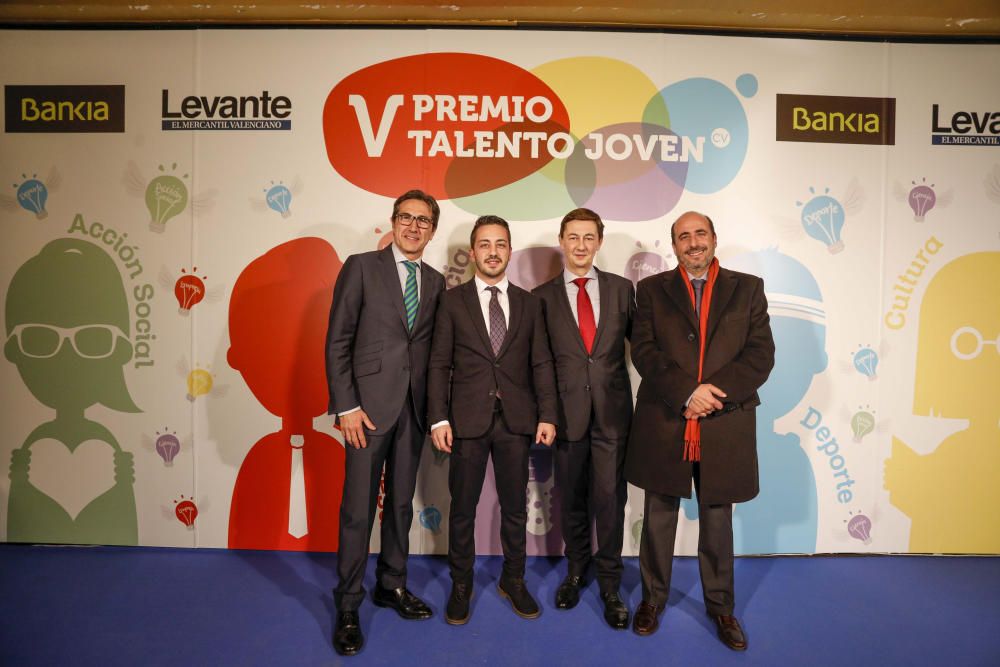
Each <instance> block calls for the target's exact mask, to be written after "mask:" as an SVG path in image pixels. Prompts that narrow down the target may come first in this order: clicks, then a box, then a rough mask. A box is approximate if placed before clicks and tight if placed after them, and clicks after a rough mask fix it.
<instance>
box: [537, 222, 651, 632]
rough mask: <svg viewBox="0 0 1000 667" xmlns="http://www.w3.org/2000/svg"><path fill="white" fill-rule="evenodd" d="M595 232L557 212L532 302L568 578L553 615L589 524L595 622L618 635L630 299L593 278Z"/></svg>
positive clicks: (570, 594)
mask: <svg viewBox="0 0 1000 667" xmlns="http://www.w3.org/2000/svg"><path fill="white" fill-rule="evenodd" d="M603 241H604V223H603V222H602V221H601V217H600V216H599V215H597V213H595V212H594V211H591V210H590V209H586V208H578V209H576V210H573V211H570V212H569V213H567V214H566V215H565V216H564V217H563V219H562V223H561V225H560V227H559V245H560V247H561V248H562V251H563V262H564V265H565V269H564V270H563V272H562V273H561V274H559V275H558V276H556V277H555V278H554V279H552V280H551V281H549V282H547V283H545V284H543V285H540V286H538V287H536V288H535V289H534V290H533V294H535V295H536V296H539V297H541V299H542V303H543V304H544V305H545V323H546V328H547V329H548V332H549V341H550V343H551V347H552V355H553V357H554V358H555V365H556V379H557V382H558V387H559V426H558V429H557V431H556V434H557V439H556V451H555V464H556V482H557V486H558V489H559V498H560V500H561V507H562V531H563V539H564V540H565V541H566V559H567V561H568V568H567V569H568V571H567V575H566V578H565V579H564V580H563V582H562V584H561V585H560V586H559V589H558V590H557V591H556V608H557V609H572V608H573V607H575V606H576V605H577V603H578V602H579V601H580V591H581V589H582V588H583V586H584V583H585V582H584V577H585V575H586V572H587V569H588V567H589V566H590V561H591V546H590V545H591V539H590V524H591V517H593V518H594V519H596V524H597V553H596V554H594V556H593V559H594V561H595V562H596V565H597V581H598V586H599V588H600V594H601V600H602V601H603V602H604V619H605V620H606V621H607V623H608V625H610V626H611V627H612V628H615V629H618V630H621V629H624V628H627V627H628V621H629V612H628V607H627V606H626V604H625V602H624V601H623V600H622V598H621V596H620V595H619V592H618V589H619V586H620V585H621V577H622V570H623V565H622V540H623V538H624V532H625V502H626V500H627V495H628V492H627V485H626V482H625V475H624V471H625V444H626V441H627V439H628V431H629V424H630V423H631V421H632V386H631V383H630V381H629V376H628V368H626V366H625V339H626V338H627V337H628V336H629V335H630V332H631V328H632V317H633V315H634V314H635V290H634V288H633V287H632V283H631V282H630V281H628V280H626V279H625V278H622V277H621V276H617V275H615V274H613V273H607V272H605V271H599V270H598V269H597V267H595V266H594V258H595V257H596V255H597V251H598V250H599V249H600V248H601V243H602V242H603Z"/></svg>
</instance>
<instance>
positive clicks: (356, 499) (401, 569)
mask: <svg viewBox="0 0 1000 667" xmlns="http://www.w3.org/2000/svg"><path fill="white" fill-rule="evenodd" d="M424 435H425V434H424V431H423V430H422V429H420V427H419V426H418V424H417V420H416V417H415V415H414V412H413V404H412V401H411V400H410V398H409V397H407V400H406V401H405V402H404V403H403V410H402V412H401V413H400V415H399V418H398V419H397V420H396V423H395V424H394V425H393V427H392V428H391V429H389V430H388V431H386V432H385V433H384V434H383V435H371V434H367V433H366V434H365V438H366V439H367V441H368V446H367V447H365V448H363V449H355V448H354V447H352V446H351V445H347V446H346V447H345V449H346V462H345V472H344V495H343V497H342V498H341V502H340V546H339V548H338V549H339V551H338V554H337V575H338V577H339V579H340V581H339V583H338V584H337V588H335V589H334V600H335V601H336V604H337V609H339V610H340V611H353V610H356V609H357V608H358V607H359V606H360V605H361V601H362V600H363V599H364V597H365V589H364V587H363V586H362V582H363V580H364V578H365V566H366V565H367V563H368V549H369V544H370V542H371V536H372V526H373V524H374V522H375V515H376V513H377V511H378V494H379V482H380V481H381V478H382V468H383V466H384V467H385V498H384V499H383V503H382V531H381V536H382V548H381V550H380V552H379V556H378V562H377V564H376V566H375V577H376V581H378V582H379V583H380V584H381V585H382V586H383V587H384V588H389V589H394V588H399V587H402V586H406V557H407V555H408V554H409V551H410V524H411V523H412V522H413V491H414V489H415V487H416V483H417V466H418V464H419V463H420V451H421V448H422V447H423V444H424Z"/></svg>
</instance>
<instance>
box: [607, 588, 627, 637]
mask: <svg viewBox="0 0 1000 667" xmlns="http://www.w3.org/2000/svg"><path fill="white" fill-rule="evenodd" d="M601 600H603V601H604V620H605V621H607V622H608V625H610V626H611V627H612V628H614V629H615V630H624V629H625V628H627V627H628V607H627V606H626V605H625V603H624V602H623V601H622V599H621V597H620V596H619V595H618V591H614V592H612V593H601Z"/></svg>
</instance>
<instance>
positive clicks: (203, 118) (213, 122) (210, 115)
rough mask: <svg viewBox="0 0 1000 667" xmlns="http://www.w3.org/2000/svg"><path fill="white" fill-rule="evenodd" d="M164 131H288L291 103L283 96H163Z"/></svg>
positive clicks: (169, 93) (264, 94)
mask: <svg viewBox="0 0 1000 667" xmlns="http://www.w3.org/2000/svg"><path fill="white" fill-rule="evenodd" d="M161 99H162V116H161V122H162V125H161V129H163V130H290V129H292V119H291V115H292V101H291V100H290V99H288V98H287V97H285V96H284V95H275V96H272V95H271V92H270V91H268V90H263V91H261V93H260V94H259V95H242V96H236V95H215V96H212V97H209V96H207V95H188V96H186V97H178V96H177V95H176V94H175V93H173V92H171V91H170V90H167V89H163V93H162V98H161Z"/></svg>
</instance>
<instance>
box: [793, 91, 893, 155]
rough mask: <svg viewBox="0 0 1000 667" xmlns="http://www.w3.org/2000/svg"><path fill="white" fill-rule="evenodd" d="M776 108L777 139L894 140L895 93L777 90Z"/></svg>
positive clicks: (832, 141) (890, 142) (888, 142)
mask: <svg viewBox="0 0 1000 667" xmlns="http://www.w3.org/2000/svg"><path fill="white" fill-rule="evenodd" d="M776 108H777V113H776V130H775V139H776V140H777V141H806V142H814V143H824V144H869V145H886V146H892V145H895V143H896V98H894V97H842V96H837V95H782V94H779V95H778V97H777V106H776Z"/></svg>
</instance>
